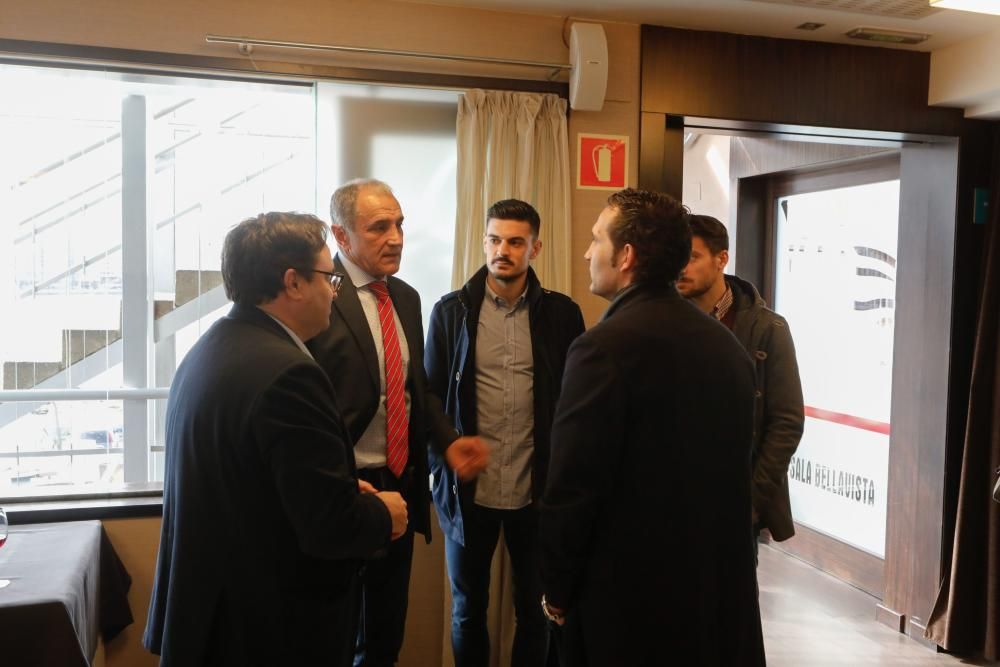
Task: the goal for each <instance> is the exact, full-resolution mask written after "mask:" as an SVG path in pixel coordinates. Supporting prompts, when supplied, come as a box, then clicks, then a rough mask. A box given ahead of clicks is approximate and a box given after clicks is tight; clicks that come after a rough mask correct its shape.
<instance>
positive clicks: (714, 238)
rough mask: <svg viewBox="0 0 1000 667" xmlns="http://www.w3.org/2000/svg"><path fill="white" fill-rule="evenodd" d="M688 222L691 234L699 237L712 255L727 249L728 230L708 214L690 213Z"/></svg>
mask: <svg viewBox="0 0 1000 667" xmlns="http://www.w3.org/2000/svg"><path fill="white" fill-rule="evenodd" d="M688 224H689V225H690V226H691V236H697V237H698V238H700V239H701V240H702V241H703V242H704V243H705V245H706V246H708V249H709V250H710V251H712V254H713V255H718V254H719V253H720V252H722V251H723V250H729V232H728V231H726V226H725V225H724V224H722V223H721V222H719V221H718V220H717V219H715V218H713V217H712V216H710V215H695V214H694V213H692V214H691V215H689V216H688Z"/></svg>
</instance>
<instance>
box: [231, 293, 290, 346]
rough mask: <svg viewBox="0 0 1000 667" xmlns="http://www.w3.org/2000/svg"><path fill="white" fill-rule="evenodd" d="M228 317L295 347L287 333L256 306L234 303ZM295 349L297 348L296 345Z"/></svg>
mask: <svg viewBox="0 0 1000 667" xmlns="http://www.w3.org/2000/svg"><path fill="white" fill-rule="evenodd" d="M228 317H230V318H232V319H234V320H240V321H241V322H249V323H250V324H253V325H256V326H258V327H260V328H261V329H265V330H267V331H270V332H271V333H273V334H275V335H276V336H278V337H280V338H282V339H284V340H287V341H288V342H289V343H291V344H292V345H295V341H294V340H292V338H291V336H289V335H288V332H287V331H285V330H284V329H282V328H281V325H280V324H278V323H277V322H275V321H274V319H273V318H272V317H271V316H270V315H268V314H267V313H265V312H264V311H263V310H261V309H260V308H258V307H257V306H249V305H247V304H239V303H234V304H233V307H232V308H231V309H230V310H229V315H228ZM296 347H298V346H297V345H296Z"/></svg>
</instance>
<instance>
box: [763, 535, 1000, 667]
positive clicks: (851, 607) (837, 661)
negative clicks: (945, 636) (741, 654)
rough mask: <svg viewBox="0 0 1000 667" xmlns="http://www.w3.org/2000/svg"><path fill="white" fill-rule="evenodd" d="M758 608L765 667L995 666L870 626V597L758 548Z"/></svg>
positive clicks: (779, 554)
mask: <svg viewBox="0 0 1000 667" xmlns="http://www.w3.org/2000/svg"><path fill="white" fill-rule="evenodd" d="M757 577H758V581H759V584H760V606H761V615H762V617H763V623H764V645H765V648H766V650H767V664H768V665H769V667H826V666H828V665H829V666H833V665H849V666H850V667H875V666H879V667H881V666H887V665H892V666H896V665H899V666H900V667H903V666H914V667H923V666H924V665H927V666H933V665H953V666H956V667H957V666H958V665H988V664H991V665H995V664H998V663H986V662H982V661H978V662H977V661H971V660H962V659H959V658H956V657H954V656H950V655H945V654H942V653H935V652H933V651H932V650H930V649H928V648H926V647H925V646H923V645H922V644H918V643H917V642H915V641H913V640H912V639H909V638H908V637H906V636H905V635H902V634H900V633H897V632H894V631H892V630H891V629H890V628H887V627H885V626H883V625H881V624H879V623H877V622H875V604H876V600H875V598H873V597H871V596H869V595H867V594H866V593H863V592H861V591H859V590H857V589H856V588H853V587H851V586H849V585H847V584H845V583H843V582H842V581H840V580H839V579H836V578H834V577H831V576H829V575H827V574H825V573H823V572H820V571H819V570H816V569H815V568H813V567H812V566H810V565H807V564H805V563H803V562H801V561H799V560H796V559H795V558H792V557H791V556H788V555H786V554H784V553H782V552H781V551H778V550H776V549H773V548H771V547H768V546H766V545H761V548H760V567H759V569H758V571H757Z"/></svg>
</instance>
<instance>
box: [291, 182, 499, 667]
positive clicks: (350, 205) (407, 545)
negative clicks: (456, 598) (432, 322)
mask: <svg viewBox="0 0 1000 667" xmlns="http://www.w3.org/2000/svg"><path fill="white" fill-rule="evenodd" d="M330 217H331V219H332V221H333V234H334V236H335V237H336V239H337V248H338V251H337V256H336V257H335V258H334V266H335V267H336V268H335V269H334V271H337V272H341V273H343V274H344V275H345V279H344V282H343V284H342V285H341V290H340V297H339V298H338V299H337V301H336V302H335V303H334V305H333V308H332V310H331V312H330V327H329V328H328V329H327V330H326V331H325V332H323V333H322V334H320V335H319V336H317V337H316V338H315V339H313V340H312V341H310V343H309V349H310V350H311V351H312V353H313V355H314V356H315V357H316V361H317V362H319V364H320V366H321V367H323V368H324V369H325V370H326V371H327V373H328V374H329V376H330V379H331V381H332V382H333V385H334V389H335V391H336V394H337V402H338V405H339V406H340V408H341V410H342V411H343V415H344V421H345V422H346V424H347V429H348V432H349V434H350V437H351V441H352V442H353V443H354V455H355V457H356V459H357V462H358V468H359V470H358V475H359V477H360V478H361V480H362V481H364V482H366V483H367V484H369V485H370V488H371V489H378V490H392V491H399V492H400V493H401V494H402V495H403V498H405V499H406V501H407V507H408V510H409V513H410V515H409V516H410V523H409V529H408V530H407V532H406V535H404V536H403V537H402V538H400V539H399V540H396V541H394V542H393V543H392V544H391V545H389V547H388V548H387V549H386V550H385V551H384V552H383V553H381V554H379V556H378V557H376V558H373V559H371V560H370V561H369V562H368V563H367V564H366V566H365V569H364V573H363V575H362V613H361V619H360V627H359V628H358V638H357V647H356V653H355V662H354V664H355V665H356V666H358V667H360V666H362V665H364V666H367V667H370V666H375V665H377V666H383V665H385V666H391V665H394V664H395V663H396V661H397V660H398V659H399V651H400V649H401V648H402V645H403V633H404V628H405V625H406V610H407V603H408V596H409V584H410V568H411V563H412V559H413V533H414V532H417V533H422V534H423V535H424V536H425V538H426V539H427V541H428V542H429V541H430V490H429V487H428V483H427V480H428V469H427V445H428V443H429V444H430V445H431V446H432V447H433V448H434V449H435V451H436V452H437V453H438V454H439V455H440V456H441V457H442V458H444V459H445V461H447V463H448V465H449V466H450V467H451V468H452V469H453V470H455V472H456V474H457V475H458V476H459V478H461V479H469V478H471V477H474V476H475V475H477V474H478V473H479V471H480V470H482V469H483V467H485V465H486V462H487V460H488V458H489V453H488V450H487V448H486V446H485V445H484V444H483V442H482V441H481V440H480V439H479V438H478V437H459V435H458V433H457V432H456V431H455V428H454V426H452V423H451V420H449V419H448V417H447V416H446V415H445V414H444V411H443V409H442V407H441V402H440V400H438V399H437V398H436V397H435V396H434V395H433V394H431V393H430V392H428V391H427V379H426V375H425V373H424V366H423V356H424V334H423V321H422V318H421V315H420V296H419V294H418V293H417V291H416V290H415V289H413V288H412V287H410V286H409V285H408V284H406V283H405V282H403V281H402V280H400V279H398V278H396V277H395V276H394V274H395V273H396V272H397V271H399V264H400V260H401V258H402V254H403V213H402V210H401V209H400V205H399V202H398V201H397V200H396V197H395V196H394V195H393V193H392V189H391V188H389V186H388V185H386V184H385V183H383V182H381V181H377V180H374V179H359V180H354V181H350V182H348V183H346V184H345V185H343V186H341V187H340V188H338V189H337V191H336V192H334V193H333V196H332V197H331V199H330Z"/></svg>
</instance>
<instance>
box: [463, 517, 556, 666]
mask: <svg viewBox="0 0 1000 667" xmlns="http://www.w3.org/2000/svg"><path fill="white" fill-rule="evenodd" d="M463 524H464V529H465V545H464V546H463V545H461V544H459V543H458V542H455V541H453V540H451V539H448V537H447V536H445V554H446V555H447V557H448V576H449V578H450V579H451V598H452V605H451V646H452V650H453V652H454V654H455V666H456V667H483V666H485V665H488V664H489V659H490V638H489V634H488V632H487V629H486V610H487V607H488V606H489V598H490V593H489V587H490V562H491V560H492V559H493V552H494V551H495V550H496V546H497V541H498V539H499V536H500V528H501V527H503V535H504V542H505V543H506V545H507V552H508V553H509V554H510V560H511V564H512V566H513V575H514V614H515V618H516V619H517V628H516V629H515V632H514V649H513V656H512V664H513V665H517V667H543V666H544V665H545V661H546V655H547V653H548V631H547V627H546V623H545V617H544V616H543V615H542V608H541V599H542V586H541V575H540V571H539V548H538V514H537V512H536V510H535V508H534V507H531V506H529V507H525V508H523V509H519V510H495V509H489V508H486V507H480V506H475V507H474V508H472V511H470V512H467V513H464V514H463Z"/></svg>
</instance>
